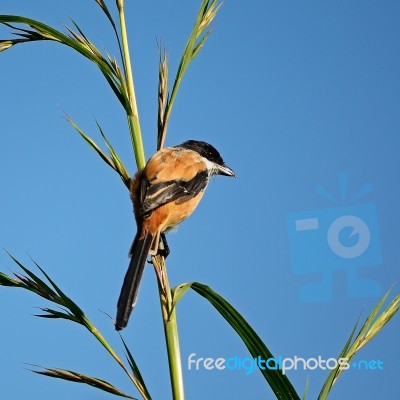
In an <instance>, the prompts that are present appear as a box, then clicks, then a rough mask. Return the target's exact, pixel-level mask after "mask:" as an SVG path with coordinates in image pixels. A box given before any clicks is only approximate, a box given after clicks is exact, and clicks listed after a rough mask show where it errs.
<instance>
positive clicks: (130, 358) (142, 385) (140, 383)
mask: <svg viewBox="0 0 400 400" xmlns="http://www.w3.org/2000/svg"><path fill="white" fill-rule="evenodd" d="M119 336H120V338H121V341H122V344H123V345H124V348H125V351H126V359H127V360H128V363H129V366H130V368H131V371H132V374H133V376H134V377H135V379H136V384H137V385H136V386H137V387H140V388H141V390H140V393H142V394H144V395H145V398H147V399H151V396H150V393H149V391H148V390H147V387H146V384H145V383H144V380H143V377H142V374H141V373H140V371H139V368H138V366H137V364H136V362H135V359H134V358H133V356H132V353H131V352H130V350H129V348H128V346H127V345H126V343H125V340H124V339H123V337H122V335H121V334H120V335H119Z"/></svg>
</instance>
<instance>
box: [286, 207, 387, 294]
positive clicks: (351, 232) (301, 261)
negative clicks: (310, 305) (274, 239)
mask: <svg viewBox="0 0 400 400" xmlns="http://www.w3.org/2000/svg"><path fill="white" fill-rule="evenodd" d="M287 230H288V236H289V245H290V251H291V260H292V270H293V272H294V273H295V274H296V275H309V274H316V273H319V274H321V280H320V282H319V283H313V284H306V285H304V286H303V287H302V288H301V289H300V291H299V298H300V300H302V301H330V300H332V292H333V287H332V279H333V272H334V271H337V270H346V271H347V274H346V276H347V295H348V296H351V297H376V296H379V295H380V285H379V284H378V283H377V282H375V281H373V280H370V279H361V278H359V277H358V276H357V273H358V270H359V269H361V268H367V267H372V266H378V265H380V264H381V262H382V255H381V246H380V240H379V229H378V220H377V213H376V207H375V205H374V204H372V203H367V204H358V205H352V206H347V207H336V208H327V209H321V210H314V211H304V212H299V213H291V214H288V216H287Z"/></svg>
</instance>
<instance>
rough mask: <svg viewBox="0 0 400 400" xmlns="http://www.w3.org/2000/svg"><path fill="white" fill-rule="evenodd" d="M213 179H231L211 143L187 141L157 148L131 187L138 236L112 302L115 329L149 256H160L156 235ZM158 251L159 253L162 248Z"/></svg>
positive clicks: (182, 215) (183, 214) (188, 209)
mask: <svg viewBox="0 0 400 400" xmlns="http://www.w3.org/2000/svg"><path fill="white" fill-rule="evenodd" d="M213 175H225V176H231V177H234V176H235V172H234V171H233V170H232V169H231V168H229V167H228V166H227V165H226V164H225V163H224V160H223V159H222V157H221V155H220V153H219V152H218V150H216V149H215V148H214V147H213V146H212V145H211V144H209V143H206V142H203V141H198V140H187V141H186V142H184V143H182V144H180V145H177V146H173V147H164V148H162V149H160V150H158V151H157V152H156V153H155V154H154V155H153V156H152V157H151V158H150V159H149V160H148V162H147V163H146V165H145V167H144V169H143V170H141V171H139V172H138V173H137V174H136V175H135V176H134V178H133V179H132V180H131V184H130V194H131V199H132V202H133V210H134V215H135V219H136V224H137V232H136V235H135V238H134V240H133V243H132V246H131V248H130V252H129V255H130V257H131V259H130V263H129V267H128V270H127V272H126V275H125V278H124V282H123V285H122V289H121V293H120V296H119V299H118V304H117V317H116V321H115V328H116V330H117V331H120V330H122V329H124V328H125V327H126V326H127V324H128V320H129V316H130V314H131V312H132V309H133V308H134V306H135V304H136V300H137V296H138V291H139V286H140V281H141V278H142V275H143V271H144V268H145V265H146V260H147V257H148V255H149V254H150V255H156V254H159V251H160V250H159V242H160V237H161V239H162V240H163V243H164V249H165V251H166V253H165V254H164V255H165V256H166V255H167V254H168V253H169V248H168V245H167V243H166V239H165V235H164V233H165V232H167V231H168V230H170V229H173V228H174V227H176V226H177V225H178V224H180V223H181V222H182V221H183V220H185V219H186V218H187V217H189V216H190V215H191V214H192V212H193V211H194V210H195V209H196V207H197V205H198V204H199V201H200V200H201V198H202V197H203V194H204V190H205V189H206V187H207V184H208V182H209V180H210V177H211V176H213ZM161 250H162V249H161Z"/></svg>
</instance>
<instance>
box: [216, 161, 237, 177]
mask: <svg viewBox="0 0 400 400" xmlns="http://www.w3.org/2000/svg"><path fill="white" fill-rule="evenodd" d="M218 175H226V176H236V175H235V173H234V172H233V170H231V169H230V168H229V167H228V166H226V165H225V164H224V165H218Z"/></svg>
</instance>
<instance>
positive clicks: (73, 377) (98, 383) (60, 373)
mask: <svg viewBox="0 0 400 400" xmlns="http://www.w3.org/2000/svg"><path fill="white" fill-rule="evenodd" d="M39 368H42V369H43V370H41V371H39V370H31V371H32V372H34V373H35V374H39V375H44V376H50V377H52V378H57V379H63V380H65V381H71V382H76V383H83V384H85V385H89V386H92V387H95V388H97V389H100V390H103V391H104V392H108V393H112V394H114V395H116V396H120V397H125V398H127V399H135V398H134V397H132V396H130V395H128V394H126V393H124V392H122V391H121V390H119V389H117V388H116V387H115V386H113V385H111V384H110V383H108V382H107V381H104V380H102V379H98V378H94V377H92V376H88V375H84V374H80V373H78V372H74V371H70V370H66V369H58V368H44V367H39Z"/></svg>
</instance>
